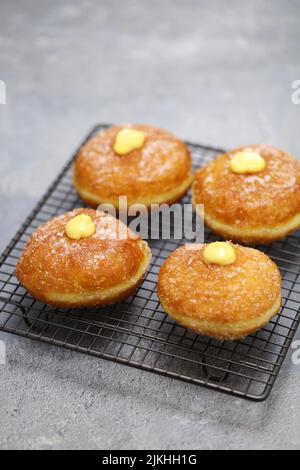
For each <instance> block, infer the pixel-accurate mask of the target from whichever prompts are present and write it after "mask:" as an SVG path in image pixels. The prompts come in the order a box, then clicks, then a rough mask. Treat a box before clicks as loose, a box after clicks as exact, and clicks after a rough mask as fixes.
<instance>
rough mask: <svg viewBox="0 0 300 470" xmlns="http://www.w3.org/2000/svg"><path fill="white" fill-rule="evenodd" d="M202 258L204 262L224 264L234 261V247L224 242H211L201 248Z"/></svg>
mask: <svg viewBox="0 0 300 470" xmlns="http://www.w3.org/2000/svg"><path fill="white" fill-rule="evenodd" d="M202 256H203V260H204V262H205V263H206V264H218V265H219V266H225V265H227V264H232V263H234V262H235V259H236V255H235V251H234V248H233V247H232V246H231V245H230V244H229V243H226V242H213V243H210V244H209V245H207V246H206V247H205V248H204V250H203V254H202Z"/></svg>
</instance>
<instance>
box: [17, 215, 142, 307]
mask: <svg viewBox="0 0 300 470" xmlns="http://www.w3.org/2000/svg"><path fill="white" fill-rule="evenodd" d="M81 214H84V215H85V216H89V217H88V218H89V219H91V223H93V224H94V225H95V231H94V233H93V231H90V233H88V232H86V233H85V236H86V238H80V239H77V240H76V239H72V238H69V236H68V235H67V233H66V227H67V224H68V222H70V221H73V220H74V218H75V217H77V216H78V215H81ZM68 228H69V233H70V234H72V233H74V227H72V225H71V224H70V223H69V225H68ZM79 228H80V227H79ZM116 228H117V229H118V230H119V231H118V232H116ZM91 233H92V234H91ZM116 233H117V235H116ZM118 234H120V235H118ZM76 235H78V233H77V234H76V233H74V237H75V236H76ZM150 259H151V252H150V249H149V247H148V244H147V243H146V242H145V241H143V240H141V239H140V238H139V237H138V236H136V235H135V234H133V232H131V231H130V230H129V229H128V228H127V227H126V226H125V225H124V224H123V223H122V222H120V221H118V220H117V219H115V218H114V217H112V216H110V215H108V214H105V213H104V212H96V211H94V210H93V209H76V210H74V211H72V212H68V213H66V214H64V215H61V216H59V217H55V218H54V219H51V220H49V221H48V222H46V223H45V224H43V225H41V226H40V227H39V228H38V229H37V230H36V232H35V233H34V234H33V235H32V236H31V238H30V239H29V241H28V243H27V245H26V248H25V250H24V252H23V254H22V256H21V259H20V260H19V263H18V265H17V268H16V275H17V278H18V279H19V281H20V283H21V284H22V285H23V286H24V287H25V288H26V289H27V290H28V291H29V292H30V293H31V295H32V296H33V297H34V298H35V299H38V300H40V301H42V302H45V303H48V304H51V305H55V306H59V307H70V308H77V307H78V308H79V307H88V306H103V305H108V304H111V303H115V302H117V301H120V300H122V299H124V298H126V297H128V296H129V295H130V294H131V293H133V291H134V290H135V289H136V287H137V286H138V284H139V283H140V282H141V280H142V279H143V276H144V274H145V272H146V270H147V268H148V265H149V263H150Z"/></svg>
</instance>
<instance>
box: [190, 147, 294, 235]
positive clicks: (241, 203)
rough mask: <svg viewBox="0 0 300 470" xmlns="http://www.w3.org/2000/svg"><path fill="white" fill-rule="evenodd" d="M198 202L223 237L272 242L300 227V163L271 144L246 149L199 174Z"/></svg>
mask: <svg viewBox="0 0 300 470" xmlns="http://www.w3.org/2000/svg"><path fill="white" fill-rule="evenodd" d="M241 157H243V165H244V166H242V165H241V163H242V159H241ZM245 157H246V158H245ZM243 170H245V171H243ZM193 203H194V204H195V205H196V204H204V219H205V222H206V224H207V225H208V226H209V227H210V228H211V229H212V230H213V231H214V232H215V233H217V234H219V235H220V236H222V237H223V238H225V239H229V240H234V241H240V242H242V243H246V244H247V243H249V244H253V243H265V244H267V243H271V242H272V241H273V240H277V239H280V238H282V237H284V236H286V235H287V234H288V233H290V232H292V231H293V230H295V229H297V228H299V227H300V164H299V162H297V161H296V160H295V159H294V158H293V157H292V156H291V155H289V154H287V153H286V152H283V151H282V150H278V149H276V148H274V147H271V146H269V145H250V146H248V147H240V148H238V149H235V150H232V151H230V152H228V153H225V154H224V155H220V156H219V157H217V158H216V159H215V160H213V161H212V162H211V163H209V164H207V165H206V166H204V167H203V168H201V169H200V170H198V172H197V173H196V175H195V178H194V183H193Z"/></svg>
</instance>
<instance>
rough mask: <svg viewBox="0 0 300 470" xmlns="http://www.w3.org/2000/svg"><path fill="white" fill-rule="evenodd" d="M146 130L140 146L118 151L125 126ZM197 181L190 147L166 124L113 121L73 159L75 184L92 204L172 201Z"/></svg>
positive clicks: (81, 194) (148, 203) (116, 205)
mask: <svg viewBox="0 0 300 470" xmlns="http://www.w3.org/2000/svg"><path fill="white" fill-rule="evenodd" d="M124 129H132V130H133V129H134V130H136V131H138V132H139V133H144V136H145V140H144V142H143V143H142V147H141V148H136V149H134V150H132V151H130V152H129V153H126V154H122V155H119V154H118V153H116V151H115V150H114V149H116V148H117V147H116V140H117V136H118V135H119V133H120V131H122V130H124ZM191 182H192V176H191V156H190V152H189V150H188V147H187V146H186V145H185V144H184V143H183V142H181V141H180V140H178V139H176V137H174V136H173V135H172V134H170V133H169V132H166V131H164V130H161V129H158V128H155V127H151V126H146V125H126V126H121V125H120V126H114V127H111V128H109V129H107V130H103V131H101V132H99V133H98V134H97V135H95V136H94V137H93V138H91V139H90V140H89V141H88V142H87V143H86V144H85V145H84V146H83V147H82V148H81V149H80V150H79V152H78V155H77V157H76V160H75V164H74V186H75V188H76V190H77V191H78V193H79V195H80V197H81V198H82V199H83V200H84V201H85V202H86V203H88V204H90V205H91V206H93V207H97V206H98V205H100V204H112V205H114V206H115V207H116V208H118V205H119V196H127V198H128V205H131V204H135V203H139V204H144V205H146V206H147V207H149V206H150V205H151V204H160V203H168V204H171V203H173V202H175V201H177V200H179V199H180V198H181V197H182V196H183V195H184V194H185V193H186V191H187V190H188V188H189V186H190V184H191Z"/></svg>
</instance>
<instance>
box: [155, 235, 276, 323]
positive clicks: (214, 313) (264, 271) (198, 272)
mask: <svg viewBox="0 0 300 470" xmlns="http://www.w3.org/2000/svg"><path fill="white" fill-rule="evenodd" d="M228 243H229V242H228ZM229 244H230V245H231V246H232V248H233V249H234V251H235V254H236V260H235V262H234V263H233V264H229V265H227V266H218V265H216V264H206V263H205V261H204V260H203V252H204V250H205V248H206V247H207V246H208V245H198V246H196V247H195V246H194V247H193V248H192V249H191V248H189V247H188V246H184V247H180V248H178V249H177V250H175V251H174V252H173V253H172V254H171V255H170V256H169V258H168V259H167V260H166V261H165V263H164V264H163V266H162V268H161V271H160V273H159V280H158V295H159V298H161V299H163V303H164V307H165V308H166V310H167V311H170V312H173V313H174V314H175V313H176V312H177V313H178V315H179V314H180V315H183V316H187V317H190V318H195V319H199V320H207V321H216V322H221V323H226V322H234V321H240V320H241V321H242V320H250V319H254V318H256V317H257V316H259V315H261V314H262V312H264V311H266V310H267V309H269V308H271V307H272V306H273V304H274V302H275V301H276V299H278V296H280V289H281V278H280V273H279V271H278V268H277V266H276V265H275V264H274V263H273V262H272V261H271V259H270V258H269V257H268V256H266V255H265V254H264V253H262V252H261V251H258V250H255V249H253V248H246V247H242V246H240V245H234V244H231V243H229Z"/></svg>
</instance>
